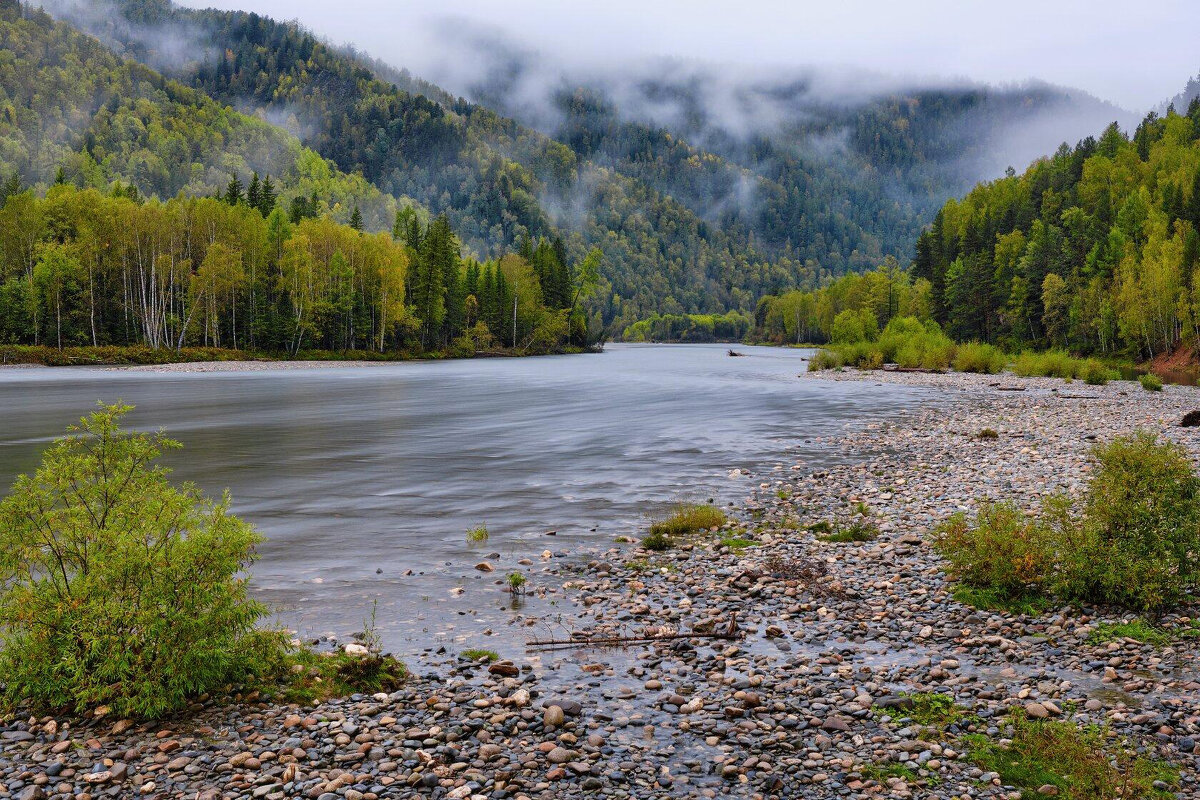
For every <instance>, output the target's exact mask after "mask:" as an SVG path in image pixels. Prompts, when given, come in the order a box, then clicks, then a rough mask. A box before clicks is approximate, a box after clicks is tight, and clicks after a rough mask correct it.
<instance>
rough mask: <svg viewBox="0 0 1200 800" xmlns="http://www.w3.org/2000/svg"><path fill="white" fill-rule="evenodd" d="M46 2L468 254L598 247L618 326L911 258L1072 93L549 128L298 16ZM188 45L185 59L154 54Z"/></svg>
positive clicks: (1039, 91) (738, 305) (571, 96)
mask: <svg viewBox="0 0 1200 800" xmlns="http://www.w3.org/2000/svg"><path fill="white" fill-rule="evenodd" d="M50 7H51V8H54V9H56V11H57V12H58V13H61V14H63V15H64V17H65V18H67V19H70V20H71V21H73V22H75V23H76V24H78V25H80V26H82V27H84V28H85V29H86V30H88V32H90V33H92V34H94V35H96V36H98V37H99V38H100V39H101V40H102V41H103V42H105V43H106V44H108V45H109V46H111V47H114V48H116V49H117V51H118V52H119V53H120V54H121V55H123V56H127V57H132V58H135V59H137V60H138V61H140V62H142V63H143V64H147V65H150V66H152V67H155V68H156V69H162V70H166V71H167V74H168V75H169V77H171V78H172V79H174V80H177V81H179V82H180V83H182V84H186V85H187V86H189V87H191V88H193V89H197V90H199V91H201V92H204V93H205V94H206V95H208V96H211V97H212V98H215V99H216V100H217V101H218V102H220V103H225V104H228V105H230V106H232V107H234V108H239V109H246V110H250V111H252V113H254V114H255V115H256V116H258V117H260V118H261V119H263V120H271V121H272V122H274V123H276V124H278V125H281V126H283V127H284V128H286V129H287V130H289V131H291V132H292V133H294V134H296V135H297V136H299V137H300V139H301V140H302V141H303V143H304V145H306V146H307V147H310V148H312V149H313V150H314V151H316V153H319V154H320V156H321V157H323V158H326V159H329V160H330V161H331V162H332V163H333V164H334V165H335V166H336V168H337V169H338V170H341V171H342V172H343V173H345V174H348V175H354V176H357V175H361V176H362V177H363V178H364V179H365V180H366V181H368V182H369V183H371V184H372V185H374V186H377V187H378V188H379V189H380V190H381V191H382V192H384V193H386V194H387V195H389V196H394V197H396V198H398V199H400V198H410V199H411V201H410V202H411V204H413V205H419V206H422V207H424V208H427V209H428V210H429V212H430V213H431V214H433V215H437V214H446V215H447V217H448V219H449V220H450V222H451V224H452V226H453V227H454V229H455V231H456V232H457V233H458V235H459V236H460V237H461V239H462V241H463V244H464V246H465V247H466V248H467V249H468V250H470V251H472V252H475V253H480V254H484V255H485V256H489V257H495V256H497V255H499V254H500V253H502V252H507V251H510V250H512V249H513V248H514V247H516V245H517V244H518V243H519V242H520V240H521V239H522V238H523V237H525V236H530V237H533V238H538V237H546V238H554V237H556V236H557V237H558V238H561V239H562V241H563V245H564V247H565V249H566V251H567V253H568V255H569V256H570V258H571V259H572V260H579V259H581V258H583V257H584V255H585V254H586V253H587V252H588V251H589V250H590V249H592V248H593V247H599V248H601V249H602V250H603V251H604V252H605V254H606V258H605V269H604V274H603V275H602V276H601V283H600V286H599V288H598V290H597V291H596V292H595V293H594V295H593V297H592V299H591V300H590V301H589V304H588V305H589V310H590V311H592V312H595V313H598V314H599V315H600V317H601V319H602V320H603V322H604V323H605V324H607V325H609V326H610V328H611V329H612V330H617V331H619V330H622V329H623V328H625V327H626V326H628V325H630V324H632V323H634V322H636V321H638V320H641V319H645V318H647V317H650V316H651V315H654V314H659V315H676V316H677V315H681V314H713V313H716V314H721V313H724V312H726V311H730V310H736V311H741V312H746V313H749V312H750V311H752V310H753V308H754V305H755V302H756V300H757V298H759V297H760V296H762V295H763V294H767V293H772V292H780V291H783V290H785V289H787V288H790V287H805V288H812V287H815V286H818V285H821V284H822V283H824V282H826V281H828V280H830V279H831V278H833V277H836V276H838V275H840V274H843V273H844V272H846V271H847V270H851V269H863V268H867V267H870V266H871V265H873V264H876V263H879V262H880V261H881V260H882V259H883V258H884V257H885V256H887V255H893V256H895V257H898V258H902V259H905V260H907V259H908V258H909V256H910V254H911V247H912V241H913V239H914V238H915V237H916V235H917V233H918V232H919V231H920V229H921V226H922V225H923V224H925V223H926V222H927V221H928V219H929V218H930V216H931V215H932V211H933V210H934V209H935V208H936V207H937V206H938V205H940V204H941V203H942V202H943V201H944V199H945V198H946V197H950V196H952V195H953V194H955V193H957V192H959V191H961V190H963V189H965V188H967V187H968V186H969V185H970V180H967V179H966V178H965V177H964V175H963V174H962V170H963V169H966V168H965V167H964V165H963V163H961V162H962V159H963V158H964V155H965V156H966V157H967V160H968V161H970V162H971V163H974V159H975V158H976V156H977V155H978V154H979V151H980V150H985V149H987V147H986V146H987V143H988V142H990V141H992V139H993V137H994V135H995V133H996V132H997V131H999V130H1001V129H1002V128H1003V126H1005V125H1007V124H1019V123H1020V121H1021V120H1023V119H1026V118H1029V117H1030V116H1031V115H1033V114H1035V113H1037V112H1039V111H1044V110H1047V109H1051V110H1052V109H1054V108H1057V107H1059V105H1060V104H1063V103H1065V102H1066V98H1065V95H1064V93H1063V92H1061V91H1058V90H1055V89H1053V88H1050V87H1040V88H1037V87H1035V88H1029V89H1021V90H1011V91H1010V90H994V91H989V90H986V89H980V88H971V89H965V90H957V89H955V90H947V91H944V92H941V91H931V92H920V93H914V94H910V95H903V96H900V95H895V96H892V95H888V96H885V97H882V98H879V99H878V100H876V101H872V102H871V103H868V104H867V105H865V106H861V107H858V108H850V109H849V110H845V109H843V108H842V104H838V103H826V104H824V105H823V106H822V107H821V108H820V109H817V108H809V107H806V108H805V114H804V115H803V116H804V117H805V118H806V119H807V118H809V117H810V116H811V117H813V118H816V119H818V120H819V122H817V123H805V125H806V127H803V128H801V127H797V126H796V125H792V126H789V127H787V128H785V129H781V130H780V131H778V132H774V133H766V134H762V135H755V136H752V137H749V138H746V139H739V138H731V137H729V136H728V135H724V134H722V132H721V131H714V130H710V129H709V128H707V127H705V128H696V129H693V128H690V127H688V128H686V129H685V130H683V131H682V132H680V131H678V130H670V129H668V128H665V127H661V126H654V125H649V124H645V123H641V122H637V121H634V120H632V119H630V118H628V117H627V116H624V115H622V112H621V110H620V109H618V108H616V107H615V106H613V105H612V103H611V102H610V101H608V100H607V99H606V98H604V97H603V96H602V95H599V94H597V93H596V92H594V91H592V90H589V89H587V88H586V87H570V88H568V89H565V90H564V92H563V93H562V95H561V96H560V97H559V98H558V101H557V102H558V110H559V111H560V112H561V113H562V118H563V122H562V124H561V125H560V126H557V127H556V128H555V129H550V130H538V129H534V128H532V127H530V126H529V125H527V124H522V122H521V121H520V120H518V119H514V118H512V117H506V116H503V114H504V113H505V110H506V109H505V106H504V104H503V103H502V102H498V103H497V105H492V106H485V105H482V104H480V103H477V102H471V101H468V100H465V99H463V98H459V97H454V96H452V95H451V94H449V93H447V92H445V91H443V90H441V89H440V88H438V87H437V86H434V85H432V84H429V83H427V82H424V81H421V80H419V79H417V78H414V77H413V76H411V75H409V74H408V73H406V72H404V71H402V70H398V69H394V68H391V67H388V66H387V65H384V64H382V63H380V62H377V61H373V60H371V59H369V58H365V57H363V56H362V55H360V54H357V53H355V52H353V51H350V50H348V49H341V48H336V47H331V46H330V45H328V44H327V43H325V42H323V41H322V40H320V39H319V38H318V37H317V36H315V35H314V34H312V33H310V32H308V31H305V30H303V29H302V28H300V27H298V26H297V25H296V24H294V23H288V22H278V21H275V20H272V19H269V18H267V17H263V16H261V15H258V14H254V13H245V12H223V11H216V10H212V9H209V10H193V9H187V8H181V7H177V6H174V5H172V4H171V3H170V2H168V1H167V0H112V2H111V3H106V4H104V5H103V8H111V9H112V13H93V14H90V15H86V14H85V15H80V14H78V13H72V12H73V10H74V11H75V12H77V11H78V5H77V4H75V5H74V7H73V4H72V3H70V2H66V0H60V1H59V2H52V3H50ZM179 39H186V40H188V42H189V44H190V45H192V49H191V50H189V53H188V57H187V58H183V59H179V58H169V57H167V55H166V54H164V53H163V52H160V49H161V47H162V45H161V42H163V41H177V40H179ZM652 90H653V91H659V92H663V93H671V92H679V91H681V89H680V87H677V86H670V85H663V86H661V87H659V86H655V87H652ZM685 101H688V102H690V100H689V99H688V98H685ZM1091 102H1092V104H1093V105H1094V106H1099V105H1100V104H1099V102H1098V101H1095V100H1094V98H1092V99H1091ZM1092 110H1093V111H1097V110H1098V109H1096V108H1093V109H1092ZM1099 110H1103V109H1099ZM809 111H812V112H814V113H813V114H809V113H808V112H809ZM817 112H819V113H817ZM690 134H695V136H696V138H697V139H698V140H703V141H704V142H705V146H711V148H712V149H709V150H706V149H703V148H702V147H700V146H698V145H697V144H695V143H692V142H691V141H690V140H689V138H688V137H689V135H690ZM796 142H818V143H823V144H820V146H816V145H814V146H813V147H808V146H807V145H804V146H800V145H795V144H794V143H796ZM831 147H832V148H833V149H832V150H831V149H830V148H831ZM255 168H257V169H259V171H260V172H262V171H266V170H265V168H264V167H262V166H255ZM271 171H273V172H278V170H277V169H276V170H271ZM967 171H968V172H970V171H971V170H967ZM973 179H974V178H971V180H973ZM140 188H143V190H145V187H140ZM406 202H409V201H406ZM360 205H361V203H360ZM364 208H365V207H364ZM349 211H350V208H349V206H346V205H343V206H342V210H341V212H340V213H342V214H343V216H340V217H338V218H339V219H340V220H341V221H345V220H346V217H345V216H344V215H345V214H348V213H349ZM364 213H366V212H365V211H364ZM377 227H380V228H381V227H385V226H383V225H382V224H380V225H376V224H375V222H373V220H372V218H371V217H370V215H368V228H372V229H375V228H377Z"/></svg>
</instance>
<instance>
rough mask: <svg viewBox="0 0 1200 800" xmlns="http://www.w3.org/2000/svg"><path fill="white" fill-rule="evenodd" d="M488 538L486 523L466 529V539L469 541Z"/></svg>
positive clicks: (475, 541)
mask: <svg viewBox="0 0 1200 800" xmlns="http://www.w3.org/2000/svg"><path fill="white" fill-rule="evenodd" d="M487 540H488V529H487V525H480V526H478V527H475V528H471V529H470V530H469V531H467V541H468V542H471V543H478V542H486V541H487Z"/></svg>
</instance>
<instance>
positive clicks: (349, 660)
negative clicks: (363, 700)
mask: <svg viewBox="0 0 1200 800" xmlns="http://www.w3.org/2000/svg"><path fill="white" fill-rule="evenodd" d="M406 680H408V670H407V669H406V668H405V666H404V664H403V663H402V662H400V661H399V660H397V659H396V658H394V657H392V656H390V655H386V654H381V653H378V652H369V653H368V654H367V655H349V654H348V653H345V652H343V651H341V650H339V651H336V652H316V651H314V650H310V649H308V648H303V647H301V648H297V649H295V650H292V651H290V652H288V653H287V655H286V656H285V657H284V659H283V660H282V662H281V664H280V666H279V668H278V669H276V670H275V672H274V676H273V677H272V678H271V679H269V680H267V681H265V682H264V683H262V689H263V690H264V692H265V693H266V694H268V695H270V696H276V697H278V698H279V699H280V700H282V701H283V702H285V703H297V704H300V705H316V704H318V703H322V702H325V701H326V700H332V699H334V698H338V697H348V696H349V695H352V694H378V693H379V692H386V693H390V692H394V691H396V690H398V689H399V688H400V687H401V686H403V685H404V682H405V681H406Z"/></svg>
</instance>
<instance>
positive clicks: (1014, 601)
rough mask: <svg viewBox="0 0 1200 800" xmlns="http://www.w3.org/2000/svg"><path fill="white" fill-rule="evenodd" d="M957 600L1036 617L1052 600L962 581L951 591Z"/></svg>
mask: <svg viewBox="0 0 1200 800" xmlns="http://www.w3.org/2000/svg"><path fill="white" fill-rule="evenodd" d="M951 594H952V595H953V597H954V599H955V600H957V601H958V602H960V603H962V604H963V605H965V606H970V607H971V608H978V609H981V610H984V611H1003V612H1005V613H1008V614H1018V615H1019V614H1026V615H1028V616H1031V617H1036V616H1038V615H1039V614H1042V613H1044V612H1045V611H1046V610H1047V609H1049V608H1050V600H1049V599H1048V598H1047V597H1045V596H1044V595H1040V594H1034V593H1033V592H1032V591H1030V592H1029V593H1025V594H1010V593H1008V592H1004V591H1000V590H998V589H991V588H987V589H981V588H978V587H975V586H968V585H967V584H964V583H960V584H958V585H957V586H955V587H954V591H953V592H952V593H951Z"/></svg>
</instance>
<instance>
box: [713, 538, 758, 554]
mask: <svg viewBox="0 0 1200 800" xmlns="http://www.w3.org/2000/svg"><path fill="white" fill-rule="evenodd" d="M717 544H718V545H720V546H721V547H728V548H729V549H730V550H733V551H735V552H741V551H742V550H745V549H746V548H747V547H758V542H756V541H754V540H753V539H747V538H745V537H743V536H726V537H724V538H722V539H721V540H720V541H718V542H717Z"/></svg>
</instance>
